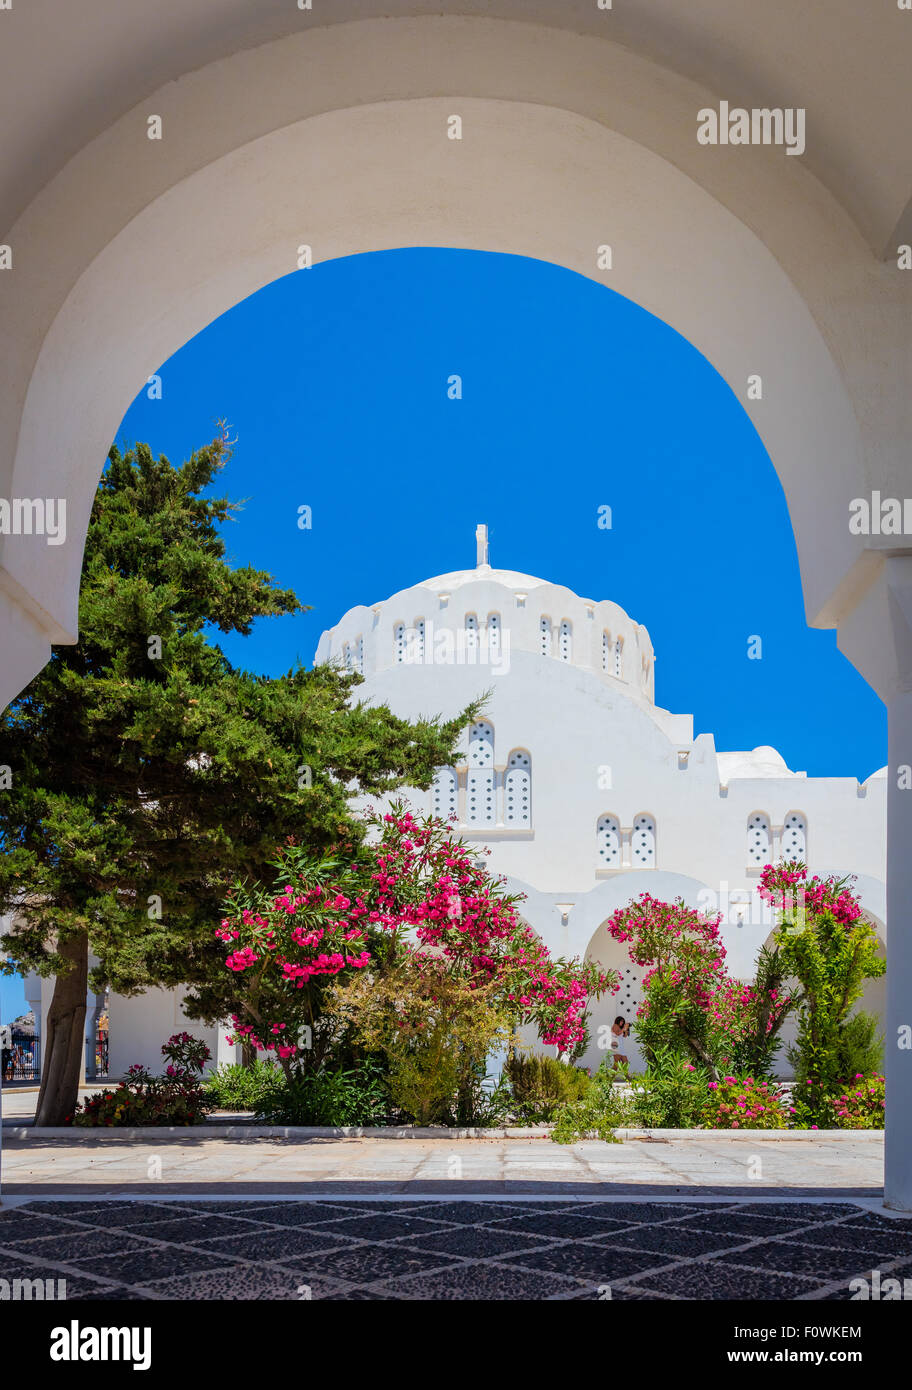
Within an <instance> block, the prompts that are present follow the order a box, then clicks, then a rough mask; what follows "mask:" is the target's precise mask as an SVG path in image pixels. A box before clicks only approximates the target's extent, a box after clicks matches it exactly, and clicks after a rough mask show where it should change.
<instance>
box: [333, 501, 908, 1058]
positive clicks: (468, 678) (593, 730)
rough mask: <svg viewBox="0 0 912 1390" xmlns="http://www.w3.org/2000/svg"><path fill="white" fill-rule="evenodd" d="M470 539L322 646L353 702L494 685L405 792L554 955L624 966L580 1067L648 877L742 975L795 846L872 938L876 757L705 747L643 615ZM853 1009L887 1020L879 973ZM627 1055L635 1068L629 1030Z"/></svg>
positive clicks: (461, 701) (628, 987) (624, 995)
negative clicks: (465, 556) (457, 554)
mask: <svg viewBox="0 0 912 1390" xmlns="http://www.w3.org/2000/svg"><path fill="white" fill-rule="evenodd" d="M476 539H477V564H476V567H475V568H474V569H468V570H459V571H456V572H454V573H450V574H443V575H438V576H436V577H435V578H432V579H427V580H424V581H422V582H421V583H419V584H416V585H414V586H413V587H412V588H408V589H403V590H401V591H400V592H399V593H396V594H393V595H392V596H391V597H390V598H388V599H386V600H385V601H384V602H382V603H378V604H374V605H373V606H369V607H367V606H365V607H356V608H353V609H351V610H350V611H349V612H348V613H346V614H345V615H344V617H343V618H342V619H341V620H340V621H339V623H338V624H337V625H336V626H335V627H334V628H332V629H330V630H329V631H328V632H325V633H324V634H323V637H322V639H321V641H320V645H319V647H318V650H317V661H318V662H327V661H331V662H340V663H341V664H343V665H345V666H347V667H349V668H350V669H353V670H357V671H358V672H359V673H360V674H361V675H363V677H364V685H363V686H360V687H359V689H358V693H359V696H360V697H361V698H363V699H365V700H368V701H374V702H378V703H386V704H388V705H389V706H390V708H391V709H392V710H393V711H394V712H395V713H396V714H398V715H401V716H403V717H407V718H416V717H418V716H420V715H425V716H427V715H433V714H438V713H439V714H442V715H444V716H446V717H449V716H451V715H453V714H455V713H457V712H458V711H459V710H460V709H461V708H464V707H465V706H466V705H467V704H468V703H469V702H470V701H471V700H473V699H475V698H477V697H478V696H479V695H480V694H482V693H483V692H488V700H487V703H486V706H485V709H484V711H483V715H482V717H481V718H480V719H479V720H478V721H477V722H476V723H475V724H474V725H472V727H471V728H470V729H469V730H468V731H467V732H466V734H465V736H464V738H463V746H462V749H461V756H460V757H459V758H458V759H457V760H456V762H455V763H454V765H453V766H452V767H449V768H446V769H442V770H441V771H440V772H439V773H438V775H437V778H436V780H435V783H434V786H433V788H432V789H431V791H430V792H422V791H412V792H410V793H407V794H406V797H407V799H408V800H409V801H410V803H411V804H412V806H413V807H414V808H415V809H417V810H421V811H425V812H427V811H433V812H434V813H435V814H438V815H440V816H444V817H448V818H449V817H455V823H456V827H457V831H458V834H459V835H460V836H461V837H463V838H464V839H466V840H467V841H469V842H472V843H475V844H477V845H478V849H479V854H481V853H482V852H483V851H485V850H487V851H489V855H488V858H487V863H488V866H489V867H490V868H491V869H492V870H493V871H495V872H497V873H500V874H502V875H504V876H505V877H506V879H507V883H508V886H509V888H510V890H511V891H515V892H519V893H522V894H524V895H525V901H524V902H523V904H522V905H521V911H522V914H523V916H524V918H525V919H526V921H528V923H529V924H530V925H531V926H532V927H533V929H534V930H535V931H536V932H537V933H538V934H539V936H540V937H541V938H542V940H543V941H544V942H545V944H546V945H547V946H548V948H549V950H550V951H551V952H552V953H553V954H556V955H579V956H586V957H589V958H590V959H593V960H596V961H598V962H600V963H601V964H602V965H606V966H613V967H616V968H617V969H619V970H620V971H621V974H622V981H623V983H622V985H621V988H620V990H619V992H618V993H617V994H615V995H611V996H608V997H607V998H605V999H603V1000H601V1001H599V1003H598V1004H597V1005H596V1006H595V1007H594V1008H593V1010H592V1014H591V1021H590V1029H591V1033H592V1042H591V1045H590V1049H589V1052H588V1053H587V1054H586V1056H585V1057H584V1059H583V1064H584V1065H588V1066H592V1067H594V1066H597V1065H598V1063H599V1061H600V1060H601V1057H602V1056H603V1055H604V1048H605V1046H606V1045H607V1036H606V1035H607V1031H608V1027H610V1024H611V1022H612V1021H613V1019H614V1018H615V1016H616V1015H618V1014H622V1015H624V1017H625V1018H627V1019H631V1018H633V1017H634V1016H635V1013H636V1008H637V1005H638V1004H639V1002H640V974H641V972H639V971H638V970H637V969H636V968H634V967H633V966H632V965H631V963H630V960H629V957H628V956H627V953H626V951H625V949H624V947H623V946H621V945H619V944H618V943H615V942H614V941H612V940H611V938H610V937H609V935H608V932H607V930H606V929H605V923H606V922H607V920H608V918H609V917H610V916H611V914H612V913H613V912H614V910H615V909H616V908H617V907H619V906H621V905H622V904H625V903H627V902H629V901H630V900H631V899H632V898H635V897H637V896H638V895H639V894H641V893H643V892H649V893H650V894H652V896H653V897H656V898H660V899H664V900H668V901H670V900H672V899H674V898H678V897H680V898H682V899H683V900H684V901H685V902H686V903H687V904H688V905H690V906H693V907H699V908H702V909H705V910H709V911H713V912H716V911H718V912H721V913H722V935H723V940H724V943H725V947H726V950H727V954H728V965H729V968H730V970H731V972H732V973H733V974H734V975H736V976H737V977H738V978H741V979H745V980H750V979H752V978H753V973H754V962H755V959H756V956H757V952H758V951H759V949H760V947H761V946H762V945H763V944H764V942H765V941H766V940H767V939H768V937H769V935H770V932H771V930H772V926H773V922H772V918H771V915H770V911H769V908H768V906H767V905H766V904H764V903H763V902H762V901H761V900H760V898H759V895H758V893H757V884H758V881H759V877H760V873H761V871H762V869H763V867H764V865H765V864H768V863H770V862H771V861H775V860H777V859H779V858H800V859H803V860H805V862H806V863H807V864H808V867H809V870H810V872H811V873H819V874H827V873H838V874H847V873H853V874H855V875H857V882H856V891H858V893H859V895H860V898H861V901H862V905H863V908H864V911H865V914H866V915H867V916H868V917H869V919H870V920H871V921H872V923H873V924H874V926H875V928H876V930H877V932H878V935H879V936H880V939H881V943H882V944H884V943H885V941H886V905H885V899H886V768H883V769H881V770H880V771H878V772H875V773H874V774H873V775H872V776H871V777H869V778H868V780H867V781H866V782H864V783H859V782H858V781H857V780H856V779H855V778H854V777H808V776H807V775H806V774H805V773H804V772H795V771H791V770H790V769H789V768H788V767H787V766H786V764H785V762H784V760H783V758H782V757H781V756H780V754H779V753H777V752H776V750H775V749H774V748H770V747H757V748H754V749H753V750H751V751H748V752H724V751H720V750H718V749H717V748H716V746H715V742H714V739H713V736H712V734H710V733H700V734H697V735H695V734H694V728H693V718H692V716H691V715H688V714H674V713H671V712H670V711H668V710H665V709H662V708H661V706H659V705H657V704H656V702H655V661H656V656H655V652H654V651H653V646H652V642H651V640H650V637H649V633H648V632H647V630H646V628H645V627H644V626H643V625H642V624H641V623H638V622H637V621H635V620H634V619H633V618H631V617H630V616H629V615H628V614H627V613H625V612H624V610H623V609H621V608H619V607H618V605H617V604H615V603H612V602H610V601H608V600H594V599H588V598H583V597H580V596H579V595H578V594H575V593H573V591H572V590H570V589H568V588H566V587H564V586H563V585H560V584H555V583H550V582H548V581H546V580H543V579H539V578H535V577H534V576H531V575H527V574H519V573H517V572H515V571H512V570H504V569H495V568H492V566H491V565H490V564H489V563H488V557H487V532H486V528H485V527H483V526H480V527H479V528H478V532H477V538H476ZM862 1007H865V1008H868V1009H870V1010H872V1011H873V1012H876V1013H878V1014H879V1015H881V1016H883V1011H884V981H883V979H880V980H876V981H872V982H871V983H870V985H869V987H868V991H867V993H866V995H865V997H864V999H863V1000H862ZM789 1036H790V1034H789V1031H788V1027H787V1028H786V1031H785V1033H784V1037H785V1039H786V1041H787V1040H788V1038H789ZM627 1052H628V1056H629V1057H630V1060H631V1064H632V1065H633V1066H636V1065H637V1064H639V1063H641V1058H640V1057H639V1055H638V1052H637V1049H636V1046H635V1043H633V1042H632V1040H631V1045H630V1046H628V1049H627ZM782 1071H783V1074H784V1075H788V1065H787V1063H786V1062H785V1059H784V1057H783V1066H782Z"/></svg>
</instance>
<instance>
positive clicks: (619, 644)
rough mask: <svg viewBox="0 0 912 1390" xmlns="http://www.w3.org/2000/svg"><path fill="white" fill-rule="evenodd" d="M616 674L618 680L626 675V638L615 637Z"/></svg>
mask: <svg viewBox="0 0 912 1390" xmlns="http://www.w3.org/2000/svg"><path fill="white" fill-rule="evenodd" d="M614 674H615V675H616V676H617V678H618V680H622V679H623V676H624V639H623V637H615V639H614Z"/></svg>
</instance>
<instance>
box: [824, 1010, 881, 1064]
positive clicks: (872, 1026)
mask: <svg viewBox="0 0 912 1390" xmlns="http://www.w3.org/2000/svg"><path fill="white" fill-rule="evenodd" d="M834 1055H835V1069H836V1074H837V1076H862V1077H865V1076H876V1075H877V1074H878V1072H879V1071H880V1069H881V1067H882V1066H883V1034H882V1033H881V1032H879V1020H878V1018H877V1016H876V1015H875V1014H867V1013H865V1012H864V1011H863V1010H859V1012H858V1013H857V1014H853V1015H852V1017H851V1018H850V1019H849V1020H848V1022H846V1023H845V1024H844V1025H843V1028H842V1032H841V1033H840V1036H839V1039H838V1041H837V1043H836V1046H835V1048H834Z"/></svg>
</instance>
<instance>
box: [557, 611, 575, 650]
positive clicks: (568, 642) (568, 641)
mask: <svg viewBox="0 0 912 1390" xmlns="http://www.w3.org/2000/svg"><path fill="white" fill-rule="evenodd" d="M558 653H559V655H560V659H561V661H569V660H570V658H571V657H572V655H573V624H572V623H570V622H568V621H567V619H566V618H564V620H563V622H562V623H561V625H560V637H559V639H558Z"/></svg>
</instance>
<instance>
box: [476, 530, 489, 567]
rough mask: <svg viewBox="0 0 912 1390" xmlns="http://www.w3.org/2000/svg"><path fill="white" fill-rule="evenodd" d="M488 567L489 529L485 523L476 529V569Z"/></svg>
mask: <svg viewBox="0 0 912 1390" xmlns="http://www.w3.org/2000/svg"><path fill="white" fill-rule="evenodd" d="M484 565H488V528H487V526H486V525H485V524H484V522H479V524H478V525H477V526H476V527H475V568H476V569H481V568H482V566H484Z"/></svg>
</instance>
